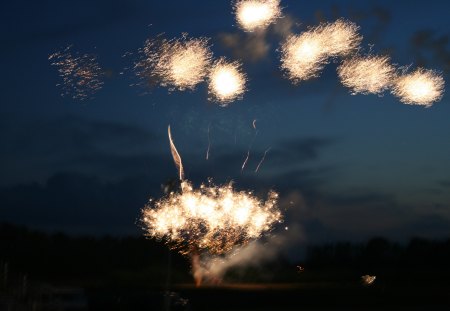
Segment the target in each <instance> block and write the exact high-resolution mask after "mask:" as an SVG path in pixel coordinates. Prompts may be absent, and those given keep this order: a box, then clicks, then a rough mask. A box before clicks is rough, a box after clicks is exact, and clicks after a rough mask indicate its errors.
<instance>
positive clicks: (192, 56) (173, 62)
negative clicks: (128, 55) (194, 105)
mask: <svg viewBox="0 0 450 311" xmlns="http://www.w3.org/2000/svg"><path fill="white" fill-rule="evenodd" d="M208 42H209V40H208V39H207V38H197V39H193V38H189V37H187V35H186V34H184V35H183V36H182V37H181V38H176V39H171V40H167V39H159V40H147V41H146V42H145V44H144V47H143V48H142V49H140V50H139V52H140V56H141V57H140V59H139V61H138V62H136V64H135V66H134V69H135V72H136V75H137V76H138V77H140V78H141V79H144V80H150V81H156V83H157V84H160V85H161V86H164V87H168V88H169V89H170V90H180V91H184V90H193V89H195V87H196V86H197V84H199V83H200V82H202V81H204V79H205V77H206V75H207V73H208V69H209V67H210V65H211V59H212V52H211V50H210V48H209V43H208Z"/></svg>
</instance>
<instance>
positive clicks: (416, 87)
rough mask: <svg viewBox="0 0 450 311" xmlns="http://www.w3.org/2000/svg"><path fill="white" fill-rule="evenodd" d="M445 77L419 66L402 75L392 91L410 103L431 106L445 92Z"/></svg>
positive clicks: (403, 101) (401, 99) (403, 100)
mask: <svg viewBox="0 0 450 311" xmlns="http://www.w3.org/2000/svg"><path fill="white" fill-rule="evenodd" d="M444 84H445V83H444V78H443V77H442V75H440V74H438V73H436V72H435V71H432V70H425V69H423V68H419V69H417V70H416V71H414V72H412V73H410V74H406V75H403V76H400V77H399V78H398V79H397V80H396V81H395V83H394V86H393V89H392V93H393V94H394V95H395V96H397V97H399V98H400V101H401V102H402V103H405V104H409V105H422V106H425V107H430V106H431V105H432V104H433V102H436V101H439V100H440V99H441V98H442V96H443V93H444Z"/></svg>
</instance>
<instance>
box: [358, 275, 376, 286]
mask: <svg viewBox="0 0 450 311" xmlns="http://www.w3.org/2000/svg"><path fill="white" fill-rule="evenodd" d="M376 278H377V277H376V276H375V275H363V276H362V277H361V281H362V282H363V284H364V285H366V286H368V285H372V284H373V282H375V279H376Z"/></svg>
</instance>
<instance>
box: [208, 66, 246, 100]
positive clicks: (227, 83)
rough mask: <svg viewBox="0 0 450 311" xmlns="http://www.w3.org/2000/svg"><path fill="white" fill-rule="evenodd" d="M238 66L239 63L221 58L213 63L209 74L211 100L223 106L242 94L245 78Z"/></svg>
mask: <svg viewBox="0 0 450 311" xmlns="http://www.w3.org/2000/svg"><path fill="white" fill-rule="evenodd" d="M240 67H241V65H240V63H238V62H232V63H229V62H226V61H225V59H223V58H221V59H219V60H218V61H217V62H216V63H215V64H214V65H213V67H212V69H211V72H210V74H209V94H210V95H211V100H213V101H217V102H219V103H220V104H221V105H224V106H225V105H227V104H228V103H230V102H232V101H234V100H236V99H239V98H240V97H241V96H242V94H243V93H244V92H245V83H246V82H247V78H246V76H245V74H244V73H242V71H241V69H240Z"/></svg>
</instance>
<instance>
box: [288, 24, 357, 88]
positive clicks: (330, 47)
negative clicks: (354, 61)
mask: <svg viewBox="0 0 450 311" xmlns="http://www.w3.org/2000/svg"><path fill="white" fill-rule="evenodd" d="M358 30H359V27H358V26H356V24H354V23H351V22H349V21H346V20H344V19H339V20H337V21H335V22H334V23H322V24H320V25H319V26H317V27H313V28H310V29H309V30H308V31H305V32H303V33H301V34H300V35H297V36H291V37H290V38H288V39H287V41H286V42H285V43H284V44H283V45H282V46H281V68H282V69H283V70H284V71H285V72H286V73H287V76H288V78H290V79H291V80H292V81H293V82H294V83H298V82H300V81H304V80H308V79H311V78H315V77H318V76H319V75H320V71H321V70H322V69H323V67H324V66H325V65H326V64H327V63H328V62H329V59H330V58H331V57H336V56H345V55H348V54H350V53H352V52H353V51H355V50H356V49H357V48H358V46H359V44H360V43H361V40H362V37H361V36H360V35H359V34H358Z"/></svg>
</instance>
